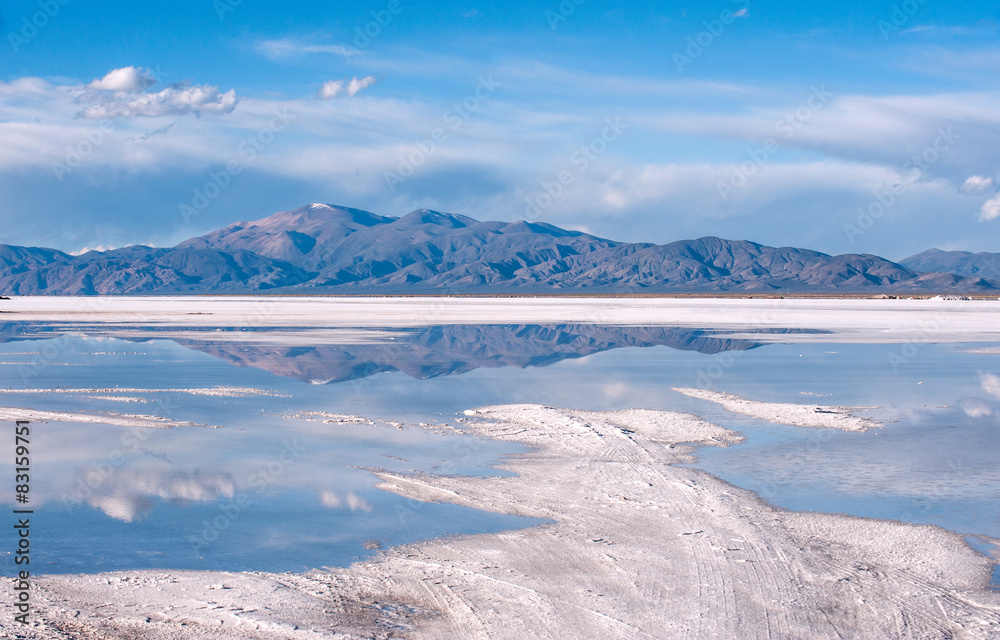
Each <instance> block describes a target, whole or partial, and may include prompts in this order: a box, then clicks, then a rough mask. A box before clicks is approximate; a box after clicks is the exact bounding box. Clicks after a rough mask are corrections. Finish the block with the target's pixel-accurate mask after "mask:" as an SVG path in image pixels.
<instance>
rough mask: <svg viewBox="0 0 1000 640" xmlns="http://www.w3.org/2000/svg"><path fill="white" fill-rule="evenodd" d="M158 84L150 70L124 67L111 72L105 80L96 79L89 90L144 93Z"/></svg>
mask: <svg viewBox="0 0 1000 640" xmlns="http://www.w3.org/2000/svg"><path fill="white" fill-rule="evenodd" d="M154 84H156V78H154V77H153V72H152V71H150V70H149V69H141V68H139V67H122V68H121V69H115V70H113V71H109V72H108V74H107V75H106V76H104V77H103V78H99V79H95V80H93V81H92V82H91V83H90V84H88V85H87V88H88V89H90V90H93V91H125V92H133V91H142V90H144V89H148V88H150V87H152V86H153V85H154Z"/></svg>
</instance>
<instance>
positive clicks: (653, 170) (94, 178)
mask: <svg viewBox="0 0 1000 640" xmlns="http://www.w3.org/2000/svg"><path fill="white" fill-rule="evenodd" d="M32 22H34V23H35V24H32ZM998 24H1000V6H998V5H996V4H995V3H985V2H966V3H962V4H958V3H943V2H936V1H934V0H925V1H924V2H921V1H920V0H908V1H907V2H892V1H889V2H832V3H825V4H822V5H813V4H810V3H801V2H760V3H756V2H753V0H750V1H747V0H738V1H736V2H733V1H731V0H726V1H722V2H705V3H699V4H689V3H674V2H659V3H650V2H630V3H606V2H598V1H595V0H581V2H580V3H579V4H577V3H576V2H575V1H574V0H565V1H563V2H559V1H555V0H554V1H552V2H541V3H532V4H527V3H519V2H504V3H500V2H495V3H484V2H471V1H470V2H463V3H452V2H436V3H435V2H424V1H420V0H412V1H408V0H376V1H373V2H370V3H352V4H351V5H341V4H339V3H329V2H296V3H288V4H287V5H280V6H279V5H278V4H277V3H265V2H259V1H257V2H255V1H252V0H243V1H242V2H240V1H239V0H198V1H194V0H182V1H178V2H172V3H133V2H129V3H125V2H101V3H88V2H83V1H82V0H41V1H39V0H35V1H34V2H29V1H21V0H17V1H12V2H6V3H4V4H3V5H2V6H0V34H2V36H3V42H0V60H2V65H3V66H2V72H0V195H2V196H3V197H2V199H0V216H2V218H0V242H4V243H8V244H22V245H41V246H51V247H55V248H59V249H62V250H65V251H78V250H81V249H83V248H98V247H117V246H123V245H126V244H134V243H142V244H152V245H158V246H170V245H173V244H175V243H177V242H179V241H181V240H183V239H185V238H187V237H190V236H193V235H198V234H201V233H204V232H206V231H209V230H211V229H214V228H218V227H221V226H224V225H226V224H229V223H231V222H234V221H237V220H254V219H258V218H262V217H264V216H266V215H269V214H270V213H273V212H275V211H279V210H286V209H292V208H296V207H298V206H301V205H304V204H306V203H309V202H327V203H331V204H339V205H346V206H352V207H357V208H362V209H367V210H370V211H374V212H376V213H379V214H383V215H403V214H405V213H407V212H409V211H411V210H413V209H416V208H421V207H427V208H432V209H437V210H442V211H450V212H458V213H463V214H466V215H470V216H473V217H475V218H479V219H497V220H516V219H530V220H536V219H538V220H544V221H547V222H551V223H553V224H557V225H560V226H564V227H569V228H575V229H581V230H584V231H588V232H591V233H594V234H597V235H600V236H604V237H610V238H614V239H621V240H630V241H652V242H659V243H664V242H670V241H673V240H678V239H683V238H691V237H699V236H704V235H717V236H722V237H727V238H734V239H744V238H745V239H750V240H754V241H758V242H762V243H765V244H772V245H794V246H805V247H809V248H814V249H818V250H820V251H826V252H830V253H843V252H870V253H878V254H880V255H884V256H886V257H889V258H895V259H898V258H902V257H904V256H907V255H909V254H912V253H916V252H918V251H921V250H923V249H926V248H929V247H932V246H936V247H939V248H945V249H968V250H975V251H978V250H992V251H998V250H1000V242H998V240H1000V197H998V191H1000V126H998V125H1000V99H998V98H1000V91H998V86H997V85H998V78H1000V75H998V73H997V69H998V68H1000V46H998V42H997V35H998ZM366 31H367V34H368V35H366V36H363V37H359V35H358V34H359V32H360V33H365V32H366Z"/></svg>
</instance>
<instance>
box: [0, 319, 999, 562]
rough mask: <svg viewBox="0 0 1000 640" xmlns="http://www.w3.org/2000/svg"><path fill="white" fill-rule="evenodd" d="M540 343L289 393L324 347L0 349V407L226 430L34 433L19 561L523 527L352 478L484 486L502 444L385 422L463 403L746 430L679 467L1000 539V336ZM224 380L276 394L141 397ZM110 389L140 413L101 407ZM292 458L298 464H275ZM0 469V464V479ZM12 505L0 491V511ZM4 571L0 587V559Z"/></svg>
mask: <svg viewBox="0 0 1000 640" xmlns="http://www.w3.org/2000/svg"><path fill="white" fill-rule="evenodd" d="M538 335H545V333H544V332H543V333H542V334H537V333H533V334H531V335H530V336H528V338H527V339H528V340H531V341H534V343H535V344H533V345H528V346H529V347H530V349H528V351H529V356H528V357H526V358H522V359H518V358H512V357H511V353H515V354H516V353H520V352H519V351H518V348H520V347H519V346H518V345H517V344H516V340H515V341H514V342H515V344H514V347H515V348H513V351H511V350H508V351H506V352H504V354H501V356H502V357H500V356H496V357H494V356H493V355H491V354H485V355H484V354H483V353H482V349H481V348H480V350H479V352H475V351H470V353H469V355H468V358H467V361H462V359H461V353H462V349H458V350H457V351H455V352H454V353H452V355H450V356H449V358H448V359H446V360H447V362H445V363H444V364H442V362H440V361H438V360H435V361H433V362H430V361H428V360H427V358H428V356H427V351H426V350H425V351H420V350H418V349H413V350H412V352H411V353H408V349H407V348H402V349H401V350H399V351H396V352H389V353H388V355H386V352H385V351H380V352H378V354H376V356H373V357H372V359H371V360H370V361H365V360H363V359H359V358H355V361H352V360H350V359H349V357H348V356H346V355H345V356H344V359H345V361H346V362H347V364H346V365H344V366H346V367H347V368H346V369H345V368H344V367H341V366H340V365H338V367H339V368H338V369H337V372H338V375H341V373H340V372H341V371H348V375H350V376H353V377H350V378H349V379H345V380H343V381H340V382H334V383H330V384H306V383H305V382H304V381H303V378H309V375H305V374H303V372H305V373H307V374H312V373H313V372H314V371H315V366H316V363H317V360H318V361H319V362H321V363H322V362H328V361H329V357H330V354H321V355H323V356H327V359H326V360H324V359H323V358H318V359H317V358H313V357H312V356H313V354H310V353H309V352H308V350H303V349H301V348H299V347H290V348H289V349H288V350H287V351H286V352H282V353H276V352H271V351H266V350H265V351H263V352H254V351H253V349H250V350H245V349H244V350H241V351H226V352H223V353H220V352H218V351H214V352H213V351H212V350H211V349H210V348H207V347H206V346H205V345H200V346H201V348H202V350H198V348H197V347H198V345H194V348H187V347H185V346H180V345H179V344H177V343H175V342H172V341H169V340H153V341H146V342H142V343H141V344H140V345H138V346H137V344H136V343H135V342H128V341H123V340H118V339H107V338H94V337H89V338H84V337H73V338H71V339H68V340H63V341H62V342H61V343H60V345H59V346H58V348H53V347H52V345H53V343H54V339H48V340H27V341H17V342H11V343H7V344H2V345H0V361H3V362H9V363H19V364H5V365H0V388H4V389H9V392H5V393H3V394H0V404H3V405H5V406H26V407H32V408H36V409H44V410H52V411H124V412H132V411H134V412H140V410H141V412H142V413H151V414H157V415H169V416H170V417H171V418H174V419H176V420H190V421H196V422H201V423H206V424H220V425H224V427H225V428H223V429H214V430H208V429H196V428H187V429H171V430H156V431H155V432H153V430H143V429H135V428H131V429H130V428H118V427H106V426H95V425H79V424H68V425H62V424H56V423H49V424H34V425H32V434H33V474H32V475H33V478H32V491H33V495H32V497H33V500H34V502H33V505H32V506H34V507H36V508H37V509H38V511H37V513H36V514H35V516H34V517H35V520H33V523H37V528H36V529H35V531H34V533H33V539H32V540H33V545H34V547H35V551H34V553H33V555H34V556H35V557H37V558H38V560H37V565H38V566H39V567H45V568H44V569H39V570H44V571H46V572H54V573H64V572H95V571H104V570H112V569H129V568H154V567H163V568H185V569H186V568H191V569H223V570H242V569H253V570H265V571H286V570H301V569H304V568H309V567H320V566H333V565H346V564H348V563H350V562H351V561H353V560H355V559H358V558H363V557H367V556H370V555H371V554H372V553H375V548H377V547H387V546H391V545H395V544H400V543H403V542H408V541H413V540H420V539H425V538H428V537H433V536H436V535H442V534H445V533H472V532H485V531H498V530H502V529H506V528H516V527H522V526H528V525H530V524H533V523H535V522H536V521H534V520H529V519H525V518H514V517H510V516H502V515H498V514H489V513H486V512H482V511H476V510H472V509H466V508H460V507H455V506H452V505H443V504H426V503H420V502H416V501H412V500H407V499H404V498H401V497H399V496H396V495H395V494H391V493H387V492H384V491H380V490H378V489H375V488H374V487H373V478H372V476H371V475H370V473H369V472H368V471H366V470H365V469H363V468H359V467H384V468H388V469H390V470H393V471H410V470H420V471H428V472H433V473H465V474H490V473H498V472H497V471H496V470H494V469H492V468H491V466H490V464H491V463H492V462H495V461H496V460H497V459H498V458H499V457H501V456H503V455H505V454H509V453H514V452H516V451H517V450H516V449H515V448H513V447H511V446H510V445H504V444H500V443H495V442H489V441H484V440H479V439H477V440H473V439H470V438H464V437H461V438H460V437H457V436H454V435H448V434H433V433H428V432H426V431H425V430H424V429H422V428H420V427H417V426H407V427H406V428H404V429H399V428H397V427H396V426H395V425H394V424H391V423H390V422H389V421H391V422H393V423H395V422H402V423H410V424H412V425H416V424H417V423H425V424H435V423H438V422H441V423H447V424H449V425H453V426H458V427H459V428H460V424H461V423H460V422H459V421H458V417H459V416H461V412H462V411H463V410H464V409H467V408H470V407H474V406H482V405H490V404H507V403H520V402H534V403H541V404H549V405H553V406H564V407H574V408H582V409H618V408H628V407H648V408H664V409H673V410H679V411H688V412H692V413H696V414H698V415H701V416H703V417H705V418H706V419H708V420H712V421H715V422H717V423H718V424H721V425H722V426H725V427H727V428H730V429H735V430H738V431H740V432H741V433H742V434H743V435H745V436H747V442H746V443H744V444H741V445H736V446H732V447H728V448H721V449H720V448H708V449H704V450H702V451H701V452H700V453H699V461H698V462H697V463H696V464H695V465H694V466H697V467H699V468H701V469H704V470H706V471H708V472H710V473H713V474H715V475H718V476H720V477H722V478H723V479H725V480H727V481H729V482H731V483H733V484H735V485H737V486H741V487H745V488H747V489H751V490H753V491H756V492H757V493H759V494H760V495H761V496H763V497H764V498H765V499H767V500H768V501H770V502H771V503H773V504H775V505H778V506H781V507H784V508H789V509H799V510H811V511H826V512H840V513H847V514H852V515H859V516H870V517H878V518H890V519H896V520H905V521H912V522H918V523H930V524H936V525H939V526H942V527H945V528H948V529H952V530H955V531H959V532H962V533H965V534H969V535H986V536H991V537H996V538H1000V516H998V514H1000V462H997V460H996V456H995V453H994V452H995V451H996V450H997V445H998V444H1000V436H998V434H1000V397H998V395H997V394H998V393H1000V391H998V390H997V388H996V387H995V386H994V379H993V378H991V377H990V376H992V375H1000V357H998V356H996V355H994V354H988V353H987V354H983V353H979V354H977V353H968V352H965V350H966V349H968V348H981V347H990V346H995V345H984V344H975V345H970V344H949V345H932V344H919V345H909V346H907V345H877V344H874V345H873V344H865V345H851V344H836V345H824V344H795V345H781V344H771V345H766V346H760V347H756V348H751V349H749V350H739V349H745V348H746V347H747V346H750V345H746V344H730V345H728V346H729V347H734V348H737V350H732V351H725V350H723V351H720V352H718V353H707V354H706V353H699V352H697V351H684V350H678V349H675V348H670V347H668V346H648V347H646V348H637V347H634V346H633V347H630V346H621V348H610V347H609V349H608V350H603V351H601V350H598V351H586V353H585V354H575V355H573V356H572V357H569V356H566V357H562V356H560V357H547V356H546V353H547V351H546V350H547V349H549V347H546V346H545V345H541V346H539V345H538V344H537V342H538ZM560 341H561V342H562V343H565V342H566V341H565V339H563V338H556V339H554V344H555V343H559V342H560ZM508 342H509V341H508ZM189 346H191V345H189ZM613 346H617V345H613ZM718 346H719V345H709V347H708V348H709V349H715V348H717V347H718ZM723 346H727V345H723ZM475 348H476V346H475V345H473V349H475ZM241 349H242V348H241ZM296 349H298V350H296ZM522 350H523V349H522ZM550 350H551V351H552V352H553V353H554V352H555V350H556V349H555V347H552V348H551V349H550ZM430 351H435V349H434V348H431V349H430ZM450 353H451V352H450ZM31 354H42V356H43V357H41V358H39V356H36V355H31ZM341 355H342V354H341ZM563 355H564V356H565V355H566V354H563ZM299 360H306V361H307V362H306V364H305V365H303V364H302V363H301V362H299ZM387 360H388V361H387ZM50 365H51V366H50ZM57 365H76V366H57ZM234 365H235V366H234ZM393 369H398V370H393ZM402 371H406V372H407V373H403V372H402ZM414 376H418V377H414ZM419 376H425V377H424V378H421V377H419ZM219 386H226V387H239V388H251V389H259V390H263V391H266V392H267V393H268V394H271V395H258V394H253V395H243V396H237V397H228V396H207V395H192V394H190V393H182V392H179V391H174V392H152V391H143V390H149V389H175V390H184V389H192V388H213V387H219ZM673 386H678V387H697V386H701V387H704V388H709V389H713V390H718V391H725V392H728V393H733V394H736V395H742V396H744V397H748V398H751V399H754V400H761V401H768V402H790V403H812V402H815V403H816V404H823V405H849V406H876V405H877V406H880V407H882V408H881V409H878V410H876V411H874V412H873V414H874V415H875V416H876V417H879V418H881V419H883V420H884V421H887V424H886V426H885V427H884V428H882V429H877V430H873V431H869V432H867V433H842V432H836V431H831V430H813V429H808V430H807V429H801V428H796V427H785V426H780V425H774V424H771V423H768V422H764V421H761V420H755V419H751V418H747V417H745V416H739V415H736V414H732V413H729V412H727V411H725V410H723V409H721V408H720V407H718V405H715V404H712V403H709V402H705V401H699V400H696V399H693V398H688V397H685V396H681V395H679V394H676V393H674V392H672V391H670V388H671V387H673ZM56 387H70V388H85V389H100V390H101V396H102V398H94V397H89V398H88V397H84V396H83V395H81V394H75V393H39V392H38V391H37V390H44V389H52V388H56ZM114 387H121V388H128V391H127V393H125V392H123V393H121V394H120V395H122V396H140V397H142V398H143V399H145V400H146V402H145V403H142V404H131V403H128V404H127V403H125V402H121V401H115V400H112V399H109V398H110V397H111V396H114V395H115V393H114V392H113V391H111V392H109V391H108V390H109V389H114ZM19 389H20V390H27V389H31V390H36V391H35V392H32V393H17V390H19ZM303 411H322V412H328V413H332V414H347V415H351V414H357V415H361V416H364V417H366V418H374V419H376V425H375V426H372V425H367V424H341V423H325V422H317V421H311V422H310V421H306V420H302V419H294V418H289V417H286V416H288V415H290V414H295V413H298V412H303ZM892 420H895V422H890V421H892ZM289 446H291V447H292V449H293V450H295V451H296V452H297V453H296V454H295V455H294V456H293V457H292V459H290V460H289V459H288V458H289V454H288V453H287V448H288V447H289ZM300 450H301V451H300ZM283 452H285V456H284V458H285V459H284V460H283V459H282V457H281V456H282V453H283ZM2 462H3V463H4V465H0V467H2V468H0V473H4V474H9V473H12V468H11V466H10V465H9V464H6V461H2ZM11 498H13V496H6V495H2V494H0V500H3V501H9V500H10V499H11ZM5 504H11V503H10V502H5ZM236 507H238V509H236ZM977 544H980V547H978V548H980V549H981V550H986V547H984V546H983V545H982V544H981V543H977ZM4 548H11V547H10V545H9V544H6V545H4ZM3 559H4V561H5V562H6V563H7V566H5V567H4V570H5V572H6V573H8V574H9V573H10V572H11V570H12V567H11V566H10V564H9V563H10V557H9V556H4V557H3Z"/></svg>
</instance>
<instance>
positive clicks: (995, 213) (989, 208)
mask: <svg viewBox="0 0 1000 640" xmlns="http://www.w3.org/2000/svg"><path fill="white" fill-rule="evenodd" d="M997 218H1000V193H998V194H997V195H995V196H993V197H992V198H990V199H989V200H987V201H986V202H984V203H983V208H982V209H980V210H979V219H980V220H981V221H986V220H995V219H997Z"/></svg>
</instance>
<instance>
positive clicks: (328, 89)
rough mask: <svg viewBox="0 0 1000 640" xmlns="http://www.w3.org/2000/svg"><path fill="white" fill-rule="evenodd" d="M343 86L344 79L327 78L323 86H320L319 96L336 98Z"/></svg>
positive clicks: (325, 98) (327, 98) (322, 98)
mask: <svg viewBox="0 0 1000 640" xmlns="http://www.w3.org/2000/svg"><path fill="white" fill-rule="evenodd" d="M343 88H344V81H343V80H327V81H326V82H324V83H323V86H322V87H320V88H319V94H318V95H319V98H320V100H329V99H331V98H336V97H337V94H338V93H340V90H341V89H343Z"/></svg>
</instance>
